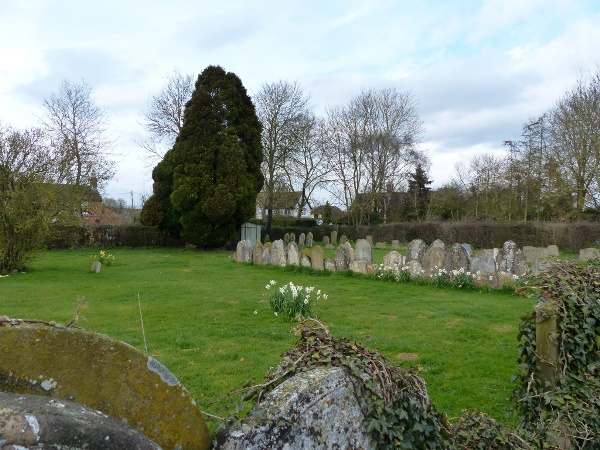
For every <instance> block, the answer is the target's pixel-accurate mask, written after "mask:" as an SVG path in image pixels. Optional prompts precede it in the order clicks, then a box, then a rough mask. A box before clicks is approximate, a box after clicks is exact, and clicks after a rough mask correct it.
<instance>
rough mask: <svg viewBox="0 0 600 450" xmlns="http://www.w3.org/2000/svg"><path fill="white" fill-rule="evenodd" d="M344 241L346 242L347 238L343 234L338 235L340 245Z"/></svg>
mask: <svg viewBox="0 0 600 450" xmlns="http://www.w3.org/2000/svg"><path fill="white" fill-rule="evenodd" d="M346 242H348V238H347V237H346V235H345V234H342V235H341V236H340V245H342V244H345V243H346Z"/></svg>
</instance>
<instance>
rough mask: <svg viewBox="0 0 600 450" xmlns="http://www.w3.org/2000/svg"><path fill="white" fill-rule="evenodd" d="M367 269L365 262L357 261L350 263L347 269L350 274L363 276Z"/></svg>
mask: <svg viewBox="0 0 600 450" xmlns="http://www.w3.org/2000/svg"><path fill="white" fill-rule="evenodd" d="M365 242H366V241H365ZM367 267H368V265H367V263H366V262H364V261H358V260H357V261H352V262H351V263H350V266H349V268H350V270H351V271H352V272H356V273H362V274H363V275H366V274H367Z"/></svg>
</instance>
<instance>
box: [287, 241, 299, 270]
mask: <svg viewBox="0 0 600 450" xmlns="http://www.w3.org/2000/svg"><path fill="white" fill-rule="evenodd" d="M287 263H288V265H289V266H299V265H300V249H299V248H298V244H296V243H295V242H293V241H292V242H290V243H289V245H288V250H287Z"/></svg>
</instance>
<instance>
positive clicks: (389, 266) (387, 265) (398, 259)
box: [383, 250, 404, 273]
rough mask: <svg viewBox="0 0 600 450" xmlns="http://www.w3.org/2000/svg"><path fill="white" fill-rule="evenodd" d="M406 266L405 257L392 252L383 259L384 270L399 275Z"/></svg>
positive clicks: (394, 251)
mask: <svg viewBox="0 0 600 450" xmlns="http://www.w3.org/2000/svg"><path fill="white" fill-rule="evenodd" d="M403 265H404V255H402V254H401V253H399V252H397V251H396V250H392V251H391V252H389V253H387V254H385V255H384V257H383V270H386V271H392V272H394V273H397V271H398V270H400V268H401V267H402V266H403Z"/></svg>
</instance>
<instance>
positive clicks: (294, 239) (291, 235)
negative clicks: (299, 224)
mask: <svg viewBox="0 0 600 450" xmlns="http://www.w3.org/2000/svg"><path fill="white" fill-rule="evenodd" d="M290 242H296V234H295V233H290Z"/></svg>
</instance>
